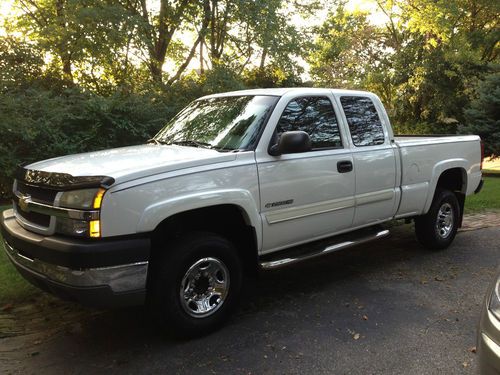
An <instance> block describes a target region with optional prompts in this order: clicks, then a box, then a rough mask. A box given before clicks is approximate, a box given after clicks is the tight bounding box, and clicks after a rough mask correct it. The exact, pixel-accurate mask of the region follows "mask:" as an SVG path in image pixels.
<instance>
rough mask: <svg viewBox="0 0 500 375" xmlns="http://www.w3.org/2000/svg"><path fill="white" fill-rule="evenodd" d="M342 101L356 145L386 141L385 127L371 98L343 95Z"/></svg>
mask: <svg viewBox="0 0 500 375" xmlns="http://www.w3.org/2000/svg"><path fill="white" fill-rule="evenodd" d="M340 103H341V104H342V108H343V109H344V113H345V117H346V119H347V123H348V125H349V130H350V132H351V138H352V142H353V143H354V145H355V146H358V147H360V146H374V145H381V144H383V143H384V141H385V138H384V129H383V128H382V123H381V122H380V117H379V116H378V113H377V110H376V108H375V105H374V104H373V102H372V101H371V99H370V98H367V97H363V96H342V97H341V98H340Z"/></svg>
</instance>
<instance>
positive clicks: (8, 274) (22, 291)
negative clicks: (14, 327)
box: [0, 206, 41, 309]
mask: <svg viewBox="0 0 500 375" xmlns="http://www.w3.org/2000/svg"><path fill="white" fill-rule="evenodd" d="M7 208H9V206H0V212H1V211H3V210H5V209H7ZM1 240H2V235H1V234H0V309H1V308H2V307H3V306H5V305H7V304H9V303H17V302H19V301H22V300H25V299H27V298H29V297H31V296H32V295H33V294H34V293H37V292H38V290H37V289H36V288H35V287H33V286H32V285H31V284H30V283H28V282H27V281H26V280H24V279H23V278H22V277H21V275H19V273H18V272H17V270H16V269H15V268H14V266H13V265H12V264H11V263H10V261H9V260H8V259H7V255H6V254H5V251H4V248H3V241H1ZM40 293H41V292H40Z"/></svg>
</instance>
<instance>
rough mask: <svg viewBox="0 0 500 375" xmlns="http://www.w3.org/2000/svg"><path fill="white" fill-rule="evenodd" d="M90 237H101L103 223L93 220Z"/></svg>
mask: <svg viewBox="0 0 500 375" xmlns="http://www.w3.org/2000/svg"><path fill="white" fill-rule="evenodd" d="M90 237H93V238H97V237H101V223H100V222H99V220H92V221H91V222H90Z"/></svg>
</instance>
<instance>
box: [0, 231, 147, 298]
mask: <svg viewBox="0 0 500 375" xmlns="http://www.w3.org/2000/svg"><path fill="white" fill-rule="evenodd" d="M3 243H4V246H5V253H6V254H7V256H8V258H9V259H10V261H11V262H12V263H14V264H15V265H16V266H18V267H21V268H23V269H24V270H26V271H27V272H30V273H32V274H35V275H38V276H40V277H44V278H47V279H49V280H52V281H55V282H58V283H63V284H66V285H68V286H74V287H82V288H84V287H96V286H109V287H110V288H111V290H112V291H113V292H116V293H119V292H128V291H133V290H140V289H144V288H146V277H147V274H148V262H136V263H130V264H122V265H118V266H112V267H99V268H88V269H83V270H74V269H71V268H67V267H63V266H58V265H54V264H50V263H45V262H43V261H41V260H38V259H31V258H28V257H26V256H24V255H21V254H19V253H18V252H17V250H15V249H14V248H13V247H12V246H10V244H9V243H8V242H7V241H5V240H4V241H3Z"/></svg>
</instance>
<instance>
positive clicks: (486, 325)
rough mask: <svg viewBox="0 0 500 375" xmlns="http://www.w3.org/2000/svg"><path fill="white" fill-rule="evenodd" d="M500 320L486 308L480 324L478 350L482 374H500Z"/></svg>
mask: <svg viewBox="0 0 500 375" xmlns="http://www.w3.org/2000/svg"><path fill="white" fill-rule="evenodd" d="M494 338H495V339H497V340H498V338H500V322H499V321H498V320H497V319H496V318H495V317H494V316H493V314H492V313H491V312H489V311H488V309H486V311H483V314H482V317H481V323H480V325H479V334H478V343H477V351H478V355H479V369H480V371H479V373H480V374H481V375H490V374H491V375H493V374H500V341H498V342H497V341H496V340H495V339H494Z"/></svg>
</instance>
